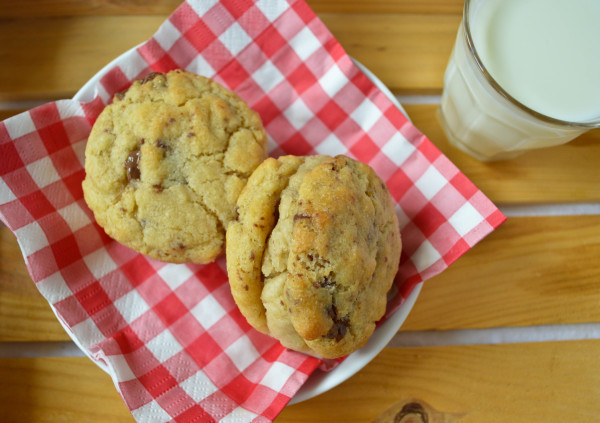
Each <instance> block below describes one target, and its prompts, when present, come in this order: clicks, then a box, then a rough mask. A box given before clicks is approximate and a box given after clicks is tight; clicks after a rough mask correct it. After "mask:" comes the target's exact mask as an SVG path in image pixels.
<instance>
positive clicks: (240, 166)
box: [83, 70, 267, 263]
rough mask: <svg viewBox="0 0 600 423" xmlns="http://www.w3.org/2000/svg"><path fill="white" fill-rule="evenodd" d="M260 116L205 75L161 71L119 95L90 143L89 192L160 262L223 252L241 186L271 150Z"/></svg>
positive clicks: (114, 224) (115, 230)
mask: <svg viewBox="0 0 600 423" xmlns="http://www.w3.org/2000/svg"><path fill="white" fill-rule="evenodd" d="M266 153H267V137H266V133H265V131H264V129H263V126H262V122H261V120H260V117H259V116H258V114H257V113H256V112H254V111H253V110H251V109H250V108H249V107H248V106H247V105H246V103H245V102H244V101H243V100H242V99H240V98H239V97H238V96H237V95H236V94H234V93H232V92H231V91H229V90H227V89H225V88H224V87H222V86H220V85H219V84H217V83H215V82H214V81H211V80H209V79H207V78H204V77H202V76H198V75H195V74H192V73H189V72H185V71H181V70H175V71H171V72H169V73H167V74H163V73H152V74H150V75H148V76H147V77H145V78H144V79H142V80H138V81H135V82H134V83H133V84H132V86H131V87H130V88H129V89H128V90H127V91H126V92H123V93H119V94H117V95H115V97H114V99H113V103H112V104H110V105H109V106H107V107H106V108H105V109H104V110H103V111H102V113H101V114H100V115H99V117H98V119H97V120H96V122H95V124H94V126H93V129H92V131H91V133H90V136H89V139H88V142H87V146H86V151H85V171H86V177H85V180H84V181H83V192H84V197H85V201H86V202H87V204H88V205H89V207H90V209H92V211H93V212H94V216H95V218H96V221H97V222H98V224H99V225H100V226H102V227H103V228H104V230H105V231H106V233H107V234H108V235H109V236H111V237H112V238H114V239H115V240H117V241H119V242H120V243H122V244H124V245H126V246H128V247H130V248H132V249H134V250H136V251H139V252H141V253H143V254H146V255H148V256H150V257H153V258H155V259H158V260H161V261H167V262H174V263H182V262H194V263H207V262H211V261H213V260H214V259H215V258H216V257H217V256H218V255H219V254H220V253H222V252H223V249H224V242H225V230H226V228H227V226H228V225H229V223H230V222H231V220H232V219H233V218H234V217H235V212H234V207H235V202H236V200H237V198H238V195H239V193H240V192H241V190H242V188H243V187H244V185H245V184H246V181H247V179H248V177H249V176H250V174H251V173H252V171H253V170H254V169H255V168H256V167H257V166H258V165H259V164H260V163H261V162H262V161H263V160H264V159H265V157H266Z"/></svg>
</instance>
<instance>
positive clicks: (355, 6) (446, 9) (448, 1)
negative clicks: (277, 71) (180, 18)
mask: <svg viewBox="0 0 600 423" xmlns="http://www.w3.org/2000/svg"><path fill="white" fill-rule="evenodd" d="M181 3H182V1H181V0H152V1H144V2H140V1H139V0H89V1H83V0H43V1H39V0H21V1H18V2H11V1H5V2H4V3H3V4H2V8H1V9H0V18H15V17H51V16H53V17H56V16H81V15H84V16H85V15H124V14H135V15H153V14H158V15H165V14H170V13H171V12H172V11H173V10H175V8H177V6H179V5H180V4H181ZM307 3H308V4H309V5H310V6H311V7H312V8H313V10H315V12H318V13H319V12H320V13H363V14H369V13H425V14H441V13H444V14H456V15H459V14H461V13H462V7H463V2H462V1H461V0H420V1H414V0H374V1H369V2H365V1H362V0H307Z"/></svg>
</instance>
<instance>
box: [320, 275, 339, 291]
mask: <svg viewBox="0 0 600 423" xmlns="http://www.w3.org/2000/svg"><path fill="white" fill-rule="evenodd" d="M319 285H320V286H321V288H328V287H330V286H334V285H335V281H334V280H333V277H331V276H325V277H324V278H323V279H321V281H320V282H319Z"/></svg>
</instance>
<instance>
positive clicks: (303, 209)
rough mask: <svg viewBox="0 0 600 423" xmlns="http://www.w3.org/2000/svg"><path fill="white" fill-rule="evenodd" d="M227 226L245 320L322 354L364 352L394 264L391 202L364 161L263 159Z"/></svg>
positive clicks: (396, 249) (233, 280)
mask: <svg viewBox="0 0 600 423" xmlns="http://www.w3.org/2000/svg"><path fill="white" fill-rule="evenodd" d="M237 212H238V217H237V219H236V220H235V221H233V222H232V223H231V225H230V226H229V228H228V230H227V243H226V244H227V270H228V274H229V281H230V286H231V291H232V294H233V297H234V299H235V301H236V303H237V304H238V307H239V308H240V310H241V312H242V314H243V315H244V316H245V317H246V319H247V320H248V322H249V323H250V324H251V325H252V326H254V327H255V328H256V329H258V330H260V331H261V332H263V333H266V334H268V335H271V336H273V337H274V338H277V339H279V340H280V342H281V343H282V344H283V345H284V346H286V347H288V348H292V349H294V350H298V351H304V352H307V353H311V354H315V355H318V356H321V357H325V358H336V357H341V356H344V355H347V354H349V353H351V352H353V351H355V350H356V349H358V348H360V347H362V346H364V345H365V344H366V342H367V340H368V339H369V337H370V336H371V334H372V333H373V331H374V329H375V324H376V322H377V321H378V320H379V319H381V317H382V316H383V315H384V313H385V308H386V303H387V292H388V291H389V289H390V287H391V286H392V283H393V280H394V277H395V275H396V272H397V270H398V264H399V260H400V251H401V241H400V231H399V226H398V220H397V217H396V214H395V212H394V204H393V201H392V199H391V196H390V194H389V192H388V190H387V187H386V186H385V184H384V183H383V182H382V181H381V179H379V177H378V176H377V175H376V174H375V172H374V171H373V170H372V169H371V168H370V167H369V166H367V165H365V164H363V163H360V162H357V161H356V160H353V159H350V158H348V157H344V156H337V157H335V158H333V157H329V156H308V157H294V156H284V157H280V158H279V159H277V160H275V159H267V160H266V161H265V162H263V163H262V164H261V165H260V166H259V167H258V168H257V169H256V170H255V171H254V173H253V174H252V176H251V177H250V178H249V180H248V184H247V185H246V187H245V188H244V190H243V191H242V193H241V194H240V197H239V199H238V202H237Z"/></svg>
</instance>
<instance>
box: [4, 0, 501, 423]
mask: <svg viewBox="0 0 600 423" xmlns="http://www.w3.org/2000/svg"><path fill="white" fill-rule="evenodd" d="M172 68H184V69H187V70H190V71H192V72H196V73H199V74H203V75H206V76H209V77H213V78H214V79H216V80H217V81H218V82H220V83H221V84H223V85H225V86H226V87H228V88H230V89H232V90H234V91H236V92H237V93H239V94H240V95H241V96H242V97H243V98H244V99H245V100H246V101H247V102H248V103H249V104H250V106H251V107H253V108H254V109H256V110H257V111H258V112H259V113H260V115H261V116H262V119H263V122H264V125H265V127H266V129H267V132H268V134H269V138H270V149H271V154H272V155H275V156H277V155H281V154H284V153H285V154H297V155H305V154H314V153H321V154H331V155H334V154H346V155H349V156H353V157H355V158H357V159H359V160H361V161H363V162H365V163H368V164H369V165H371V166H372V167H373V168H374V169H375V170H376V171H377V173H378V174H379V175H380V176H381V177H382V178H383V179H384V180H385V182H386V183H387V185H388V187H389V189H390V191H391V193H392V195H393V197H394V199H395V200H396V201H397V205H398V206H397V212H398V215H399V218H400V222H401V226H402V234H403V243H404V250H403V252H402V260H401V266H400V271H399V276H398V278H397V285H396V286H397V288H398V289H397V290H396V291H395V292H396V295H395V298H394V299H392V300H391V302H390V307H389V312H392V311H393V310H395V309H396V308H397V307H398V306H399V305H400V304H401V303H402V301H403V298H405V297H406V296H407V295H408V293H409V292H410V290H411V289H412V287H413V286H414V285H415V284H416V283H418V282H420V281H423V280H425V279H428V278H430V277H432V276H434V275H435V274H437V273H439V272H441V271H442V270H444V269H445V268H446V267H447V266H448V265H449V264H450V263H452V262H453V261H454V260H456V259H457V258H458V257H459V256H460V255H461V254H463V253H464V252H465V251H467V250H468V249H469V248H470V247H471V246H473V245H474V244H475V243H476V242H478V241H479V240H480V239H482V238H483V237H484V236H485V235H487V234H488V233H489V232H491V231H492V230H493V229H494V228H496V227H497V226H498V225H500V223H502V221H503V220H504V216H503V215H502V214H501V213H500V212H499V211H498V209H497V208H496V207H495V206H494V205H493V204H492V203H491V202H490V201H489V200H488V199H487V198H486V197H485V196H484V195H483V194H482V193H481V192H480V191H479V190H478V189H477V188H476V187H475V186H474V185H473V184H472V183H471V182H470V181H469V180H468V179H467V178H466V177H465V176H464V175H463V174H462V173H460V172H459V171H458V169H457V168H456V167H455V166H454V165H453V164H452V163H450V161H449V160H448V159H447V158H446V157H445V156H443V155H442V154H441V153H440V151H438V149H437V148H436V147H435V146H433V144H432V143H431V142H430V141H429V140H428V139H427V138H425V136H424V135H423V134H421V133H420V132H419V131H418V130H417V129H416V128H415V127H414V126H413V125H412V124H411V123H410V122H409V121H408V120H407V119H406V117H405V116H404V115H403V114H402V113H401V112H400V111H399V110H398V109H397V108H396V107H395V106H394V105H393V104H392V103H391V102H390V100H389V99H388V98H387V97H386V96H385V95H384V94H383V93H382V92H381V91H379V90H378V89H377V88H376V87H375V86H374V85H373V83H372V82H371V81H370V80H369V79H368V78H367V77H366V76H365V75H364V74H363V73H362V72H360V71H359V70H358V69H357V67H356V66H355V65H354V64H353V62H352V60H351V59H350V58H349V57H348V56H347V55H346V53H345V52H344V50H343V49H342V47H341V46H340V45H339V44H338V43H337V41H336V40H335V39H334V38H333V36H332V35H331V34H330V33H329V31H328V30H327V28H326V27H325V26H324V25H323V23H322V22H321V21H320V20H319V19H318V18H317V17H316V16H315V14H314V13H313V12H312V10H311V9H310V8H309V7H308V6H307V5H306V3H305V2H304V1H303V0H289V1H284V0H258V1H257V2H253V1H250V0H222V1H217V0H194V1H192V0H190V1H188V2H186V3H184V4H182V5H181V6H180V7H179V8H178V9H177V10H176V11H175V12H174V13H173V15H172V16H171V17H170V18H169V19H168V20H167V21H166V22H165V23H164V24H163V25H162V26H161V27H160V29H159V30H158V32H157V33H156V35H155V36H154V37H152V38H151V39H150V40H149V41H147V42H146V43H144V44H143V45H141V46H139V47H138V48H137V49H135V50H132V51H130V52H128V53H127V54H125V55H123V56H121V57H120V58H119V59H118V60H117V61H116V62H115V63H114V65H113V66H111V67H110V68H109V69H107V70H106V72H105V73H104V75H103V76H102V77H101V78H100V79H99V82H98V83H97V84H96V85H95V86H93V87H91V89H90V90H87V91H88V92H87V93H85V95H84V97H85V96H87V97H88V98H86V100H89V101H86V102H79V101H74V100H62V101H57V102H54V103H50V104H46V105H44V106H41V107H38V108H35V109H33V110H30V111H29V112H25V113H22V114H20V115H18V116H15V117H13V118H10V119H8V120H6V121H4V122H2V123H1V124H0V154H1V155H2V160H1V163H0V173H1V176H2V179H1V182H0V214H1V216H0V217H1V218H2V220H3V221H4V222H5V224H6V225H7V226H8V227H9V228H10V229H11V230H12V231H13V232H14V233H15V235H16V237H17V239H18V241H19V244H20V246H21V249H22V251H23V255H24V257H25V259H26V263H27V266H28V269H29V272H30V273H31V276H32V278H33V280H34V281H35V283H36V284H37V287H38V288H39V290H40V292H41V293H42V295H43V296H44V297H45V298H46V299H47V300H48V302H49V303H50V304H51V305H52V307H53V308H54V309H55V311H56V312H57V315H58V316H59V318H60V319H61V321H62V323H63V324H64V325H65V326H66V327H67V328H68V330H69V331H70V332H71V333H72V335H73V336H74V337H75V339H76V340H77V341H78V342H79V343H80V344H81V346H82V348H84V350H85V351H86V352H87V353H88V354H89V355H90V356H91V357H92V358H93V359H94V360H96V361H98V362H101V363H102V364H103V365H104V366H105V368H107V369H108V371H109V373H110V374H111V376H112V378H113V380H114V382H115V385H116V386H117V388H118V390H119V392H120V393H121V394H122V396H123V399H124V400H125V402H126V404H127V406H128V407H129V409H130V410H131V412H132V414H133V415H134V417H135V418H136V419H137V420H139V421H144V422H148V421H152V422H163V421H176V422H191V421H227V422H248V421H269V420H272V419H274V418H275V417H276V416H277V414H278V413H279V412H280V411H281V409H282V408H283V407H284V406H285V405H286V404H287V402H288V400H289V399H290V398H291V397H292V396H293V395H294V393H295V392H296V391H297V390H298V388H299V387H300V386H301V385H302V384H303V382H304V381H305V380H306V379H307V378H308V376H309V375H310V374H311V372H312V371H313V370H314V369H315V368H316V367H318V366H319V365H320V364H321V362H320V360H318V359H316V358H313V357H308V356H305V355H303V354H300V353H296V352H292V351H288V350H286V349H285V348H283V347H282V346H281V345H280V344H279V343H278V342H275V341H274V340H272V339H270V338H268V337H266V336H264V335H261V334H259V333H257V332H256V331H254V330H253V329H251V328H250V327H249V326H248V324H247V323H246V321H245V319H244V318H243V316H242V315H241V314H240V312H239V311H238V309H237V308H236V306H235V304H234V302H233V300H232V297H231V295H230V292H229V287H228V284H227V274H226V272H225V264H224V259H220V260H219V261H218V262H216V263H213V264H209V265H205V266H198V265H174V264H166V263H161V262H157V261H154V260H151V259H149V258H148V257H145V256H143V255H141V254H138V253H136V252H134V251H131V250H129V249H127V248H125V247H124V246H122V245H120V244H118V243H117V242H115V241H113V240H111V239H110V238H108V237H107V236H106V235H105V234H104V232H103V231H102V229H101V228H99V227H98V226H97V225H96V224H95V222H94V221H93V215H92V213H91V212H90V211H89V209H88V208H87V207H86V205H85V203H84V201H83V196H82V191H81V181H82V180H83V177H84V168H83V161H84V148H85V143H86V138H87V136H88V133H89V131H90V128H91V126H92V123H93V122H94V120H95V118H96V117H97V115H98V114H99V112H100V111H101V109H102V107H103V106H104V104H105V103H106V102H108V101H109V99H110V98H111V96H112V94H114V93H116V92H118V91H121V90H123V89H125V88H126V87H127V86H128V85H129V84H130V83H131V81H132V80H133V79H135V78H138V77H141V76H143V75H145V74H146V73H148V72H150V71H152V70H154V71H167V70H169V69H172Z"/></svg>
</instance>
